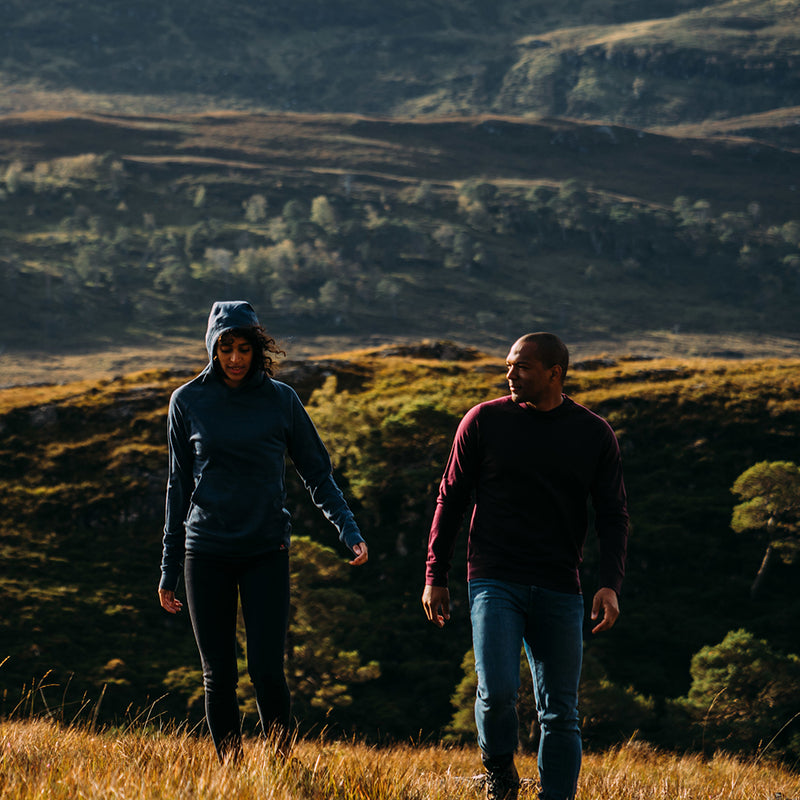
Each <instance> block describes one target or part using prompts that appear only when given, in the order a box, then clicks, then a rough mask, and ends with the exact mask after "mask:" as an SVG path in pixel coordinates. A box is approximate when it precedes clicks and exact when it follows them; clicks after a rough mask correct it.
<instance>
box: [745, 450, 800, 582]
mask: <svg viewBox="0 0 800 800" xmlns="http://www.w3.org/2000/svg"><path fill="white" fill-rule="evenodd" d="M731 491H732V492H733V493H734V494H737V495H739V496H740V497H741V498H742V502H741V503H739V504H738V505H737V506H735V507H734V509H733V516H732V518H731V528H733V530H734V531H736V532H737V533H746V532H757V533H758V532H760V533H763V534H766V536H767V548H766V551H765V552H764V558H763V560H762V561H761V566H760V567H759V570H758V573H757V575H756V578H755V580H754V581H753V585H752V587H751V589H750V594H751V595H752V596H753V597H755V596H757V594H758V592H759V591H760V589H761V587H762V586H763V583H764V580H765V578H766V575H767V572H768V570H769V566H770V564H771V562H772V558H773V556H774V555H775V554H776V553H777V554H779V555H780V556H781V558H782V559H783V561H784V562H785V563H787V564H791V563H792V562H793V561H794V559H795V557H796V556H797V553H798V550H800V539H799V538H798V532H799V531H800V467H798V466H797V464H795V463H793V462H792V461H760V462H759V463H758V464H754V465H753V466H752V467H750V468H749V469H747V470H745V471H744V472H743V473H742V474H741V475H740V476H739V477H738V478H737V479H736V480H735V481H734V484H733V486H732V487H731Z"/></svg>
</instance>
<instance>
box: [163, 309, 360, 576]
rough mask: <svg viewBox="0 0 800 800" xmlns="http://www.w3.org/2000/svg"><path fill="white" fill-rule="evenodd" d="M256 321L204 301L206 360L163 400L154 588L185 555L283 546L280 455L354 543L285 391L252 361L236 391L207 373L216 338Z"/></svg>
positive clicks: (304, 420)
mask: <svg viewBox="0 0 800 800" xmlns="http://www.w3.org/2000/svg"><path fill="white" fill-rule="evenodd" d="M256 325H258V319H257V317H256V314H255V312H254V311H253V308H252V306H251V305H250V304H249V303H246V302H244V301H238V300H237V301H227V302H219V303H214V306H213V308H212V309H211V314H210V315H209V318H208V331H207V333H206V348H207V350H208V357H209V363H208V366H207V367H206V368H205V369H204V370H203V372H201V373H200V375H198V376H197V377H196V378H194V379H193V380H192V381H190V382H189V383H186V384H184V385H183V386H181V387H180V388H178V389H176V390H175V392H174V393H173V394H172V397H171V398H170V404H169V418H168V442H169V481H168V483H167V500H166V523H165V526H164V548H163V558H162V563H161V573H162V575H161V583H160V587H159V588H161V589H167V590H173V591H174V589H175V587H176V586H177V583H178V578H179V576H180V574H181V571H182V567H183V559H184V553H186V552H191V553H204V554H209V555H216V556H221V557H245V558H247V557H253V556H258V555H262V554H265V553H269V552H272V551H276V550H284V549H286V548H288V547H289V539H290V533H291V515H290V513H289V511H288V510H287V508H286V506H285V501H286V486H285V480H284V477H285V455H286V454H287V453H288V454H289V456H290V457H291V459H292V462H293V463H294V466H295V469H296V470H297V472H298V474H299V475H300V477H301V478H302V480H303V483H304V484H305V487H306V488H307V489H308V491H309V493H310V494H311V498H312V500H313V501H314V504H315V505H316V506H317V507H318V508H320V509H321V510H322V512H323V513H324V514H325V516H326V517H327V519H328V520H329V521H330V522H331V523H332V524H333V525H334V526H335V528H336V530H337V531H338V533H339V539H340V540H341V541H342V542H344V543H345V544H346V545H347V546H348V547H350V548H351V549H352V547H353V545H355V544H358V543H359V542H362V541H364V540H363V538H362V536H361V533H360V532H359V529H358V526H357V524H356V522H355V519H354V518H353V514H352V512H351V511H350V509H349V508H348V506H347V502H346V501H345V499H344V497H343V495H342V492H341V490H340V489H339V487H338V486H337V485H336V483H335V481H334V479H333V476H332V474H331V462H330V458H329V456H328V453H327V451H326V449H325V446H324V445H323V443H322V441H321V440H320V438H319V435H318V434H317V431H316V429H315V427H314V424H313V423H312V421H311V419H310V417H309V416H308V414H307V413H306V410H305V409H304V408H303V405H302V403H301V402H300V399H299V398H298V396H297V394H296V393H295V391H294V389H292V388H291V387H290V386H287V385H286V384H285V383H281V382H280V381H276V380H272V379H271V378H270V377H269V376H268V375H267V374H266V373H265V372H264V371H263V369H260V368H259V367H260V365H256V369H255V370H254V371H253V372H252V373H251V375H250V376H249V377H248V378H246V379H245V381H244V382H243V383H242V384H241V385H240V386H238V387H236V388H230V387H229V386H228V385H227V384H226V383H225V382H224V380H223V379H222V378H221V377H220V376H219V375H218V374H217V371H216V370H215V368H214V365H213V358H214V349H215V346H216V343H217V340H218V339H219V337H220V335H221V334H222V333H224V332H225V331H229V330H233V329H235V328H247V327H252V326H256Z"/></svg>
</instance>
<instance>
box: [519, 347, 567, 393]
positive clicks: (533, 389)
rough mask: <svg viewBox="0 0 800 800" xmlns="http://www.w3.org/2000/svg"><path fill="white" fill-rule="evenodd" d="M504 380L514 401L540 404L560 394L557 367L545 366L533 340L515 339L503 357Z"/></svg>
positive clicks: (558, 370)
mask: <svg viewBox="0 0 800 800" xmlns="http://www.w3.org/2000/svg"><path fill="white" fill-rule="evenodd" d="M506 367H507V370H506V380H507V381H508V388H509V389H510V390H511V399H512V400H513V401H514V402H515V403H532V404H533V405H535V406H536V405H539V404H541V403H542V402H543V401H545V400H549V399H552V398H553V396H554V395H560V394H561V384H560V380H559V375H560V368H559V367H545V365H544V364H542V362H541V361H540V360H539V358H538V356H537V355H536V344H535V343H534V342H515V343H514V346H513V347H512V348H511V350H510V351H509V353H508V356H506Z"/></svg>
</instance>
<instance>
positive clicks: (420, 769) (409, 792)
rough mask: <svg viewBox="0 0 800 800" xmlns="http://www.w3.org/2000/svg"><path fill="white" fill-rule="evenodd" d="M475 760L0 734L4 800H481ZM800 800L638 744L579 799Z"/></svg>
mask: <svg viewBox="0 0 800 800" xmlns="http://www.w3.org/2000/svg"><path fill="white" fill-rule="evenodd" d="M479 764H480V761H479V758H478V753H477V750H476V749H475V748H473V747H444V746H435V745H433V746H431V745H421V744H420V745H417V744H413V743H409V744H397V745H392V746H385V747H375V746H368V745H365V744H362V743H359V742H357V741H350V742H348V741H330V740H326V738H325V737H324V736H320V737H318V738H316V739H303V740H299V741H298V742H297V743H296V745H295V747H294V749H293V751H292V754H291V757H290V758H288V759H284V758H280V757H279V756H278V755H277V752H276V750H275V748H274V746H273V744H272V743H271V742H269V741H265V740H261V739H259V740H255V739H248V740H246V742H245V755H244V758H243V759H242V761H241V762H240V763H239V764H237V765H230V764H229V765H225V766H220V765H219V763H218V762H217V759H216V756H215V755H214V752H213V748H212V747H211V745H210V742H209V740H208V739H207V738H205V737H202V738H200V737H198V736H197V735H196V734H195V733H193V732H191V731H187V730H179V731H172V732H165V731H159V730H153V729H152V728H151V727H148V726H146V725H141V726H139V727H132V728H129V729H127V730H123V731H119V730H105V731H99V732H95V731H92V729H91V727H90V726H88V725H72V726H69V727H61V726H59V725H58V724H57V723H56V722H53V721H50V720H41V719H40V720H19V721H18V720H12V721H5V722H4V723H3V724H2V726H0V795H1V796H2V797H3V798H4V800H33V798H45V797H46V798H49V800H61V798H63V800H75V799H76V798H83V799H85V800H93V799H94V798H111V797H113V798H142V800H145V799H147V800H160V799H161V798H169V800H175V799H176V798H196V800H201V798H222V797H235V798H237V800H250V799H251V798H253V800H255V798H274V800H284V798H286V800H288V799H289V798H292V800H297V798H307V799H308V800H322V799H323V798H325V800H328V799H333V798H336V800H367V799H368V800H418V799H419V800H421V799H422V798H426V800H444V798H452V799H453V800H458V799H459V798H464V800H466V799H467V798H476V797H479V796H481V791H480V781H479V780H476V779H475V777H476V775H477V774H478V773H479V772H480V769H479ZM518 767H519V769H520V773H521V775H522V777H523V786H522V791H521V793H520V796H521V798H523V800H526V799H527V798H533V797H535V796H536V790H537V786H536V781H535V780H533V777H534V776H535V775H536V762H535V758H534V757H533V756H531V755H523V756H520V757H519V758H518ZM798 796H800V775H798V774H797V773H796V772H793V771H790V770H787V769H785V768H781V767H777V766H774V765H771V764H768V763H764V762H760V761H758V760H757V759H753V760H749V761H747V760H740V759H735V758H731V757H729V756H722V755H716V756H714V757H713V758H710V759H703V758H701V757H699V756H680V755H675V754H669V753H665V752H660V751H657V750H654V749H652V748H650V747H648V746H645V745H641V744H639V743H637V742H636V741H632V742H629V743H627V744H625V745H623V746H621V747H618V748H615V749H613V750H609V751H607V752H603V753H589V754H586V756H585V758H584V766H583V772H582V777H581V784H580V788H579V792H578V798H579V800H588V798H593V800H651V799H652V800H661V799H663V800H679V799H680V798H686V800H689V798H692V800H695V799H696V798H707V800H754V799H755V798H778V797H782V798H786V800H789V798H793V797H798Z"/></svg>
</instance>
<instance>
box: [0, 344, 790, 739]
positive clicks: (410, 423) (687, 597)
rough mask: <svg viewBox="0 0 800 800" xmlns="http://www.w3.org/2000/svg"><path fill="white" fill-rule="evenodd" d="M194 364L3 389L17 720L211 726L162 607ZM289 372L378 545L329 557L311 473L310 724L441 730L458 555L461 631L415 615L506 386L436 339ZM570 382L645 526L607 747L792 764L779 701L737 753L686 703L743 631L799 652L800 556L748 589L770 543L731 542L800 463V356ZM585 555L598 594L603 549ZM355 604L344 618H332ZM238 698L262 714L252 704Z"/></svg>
mask: <svg viewBox="0 0 800 800" xmlns="http://www.w3.org/2000/svg"><path fill="white" fill-rule="evenodd" d="M191 374H192V373H191V371H187V372H184V373H181V374H176V373H173V372H170V371H167V370H163V371H154V370H151V371H149V372H142V373H137V374H132V375H128V376H124V377H119V378H117V379H116V380H111V381H100V382H87V383H83V384H65V385H62V386H49V387H39V388H37V387H31V388H25V387H18V388H13V389H6V390H3V391H0V465H2V466H0V491H2V494H3V497H4V502H3V509H4V514H3V526H2V529H0V552H1V553H2V558H3V563H4V565H5V569H4V571H3V576H2V578H0V607H2V608H3V614H2V615H1V616H0V661H3V659H4V658H6V657H8V658H7V660H6V661H5V662H4V663H3V665H2V667H1V668H0V689H2V696H3V698H4V700H3V703H4V704H5V706H4V708H5V712H6V713H7V712H9V711H10V710H11V709H13V708H14V706H15V705H16V704H17V698H20V700H21V703H22V706H23V707H24V706H25V705H26V704H28V703H31V704H37V705H39V707H41V705H40V702H41V701H44V702H46V703H48V704H50V705H52V704H54V703H55V704H58V703H62V704H63V703H66V704H67V707H68V709H70V710H74V711H75V712H76V713H78V712H79V711H80V709H81V708H85V707H86V704H87V703H88V704H89V705H90V707H93V704H95V703H97V702H98V700H97V698H98V696H99V694H100V692H101V689H102V687H103V686H105V687H106V688H105V690H103V696H102V709H101V712H100V714H101V716H102V718H103V719H114V718H119V717H120V716H124V714H125V713H126V708H129V707H130V705H131V704H133V706H134V707H136V708H144V707H145V706H147V705H148V704H150V703H154V704H155V711H154V712H153V713H158V714H159V715H163V716H164V718H178V719H180V718H182V717H183V716H184V715H186V714H187V713H188V714H189V715H190V718H192V719H197V717H198V714H199V713H200V709H199V706H198V688H199V686H200V680H199V673H198V667H197V664H196V661H197V657H196V653H195V652H194V646H193V642H192V638H191V631H190V628H189V625H188V620H186V619H184V618H180V617H179V618H178V619H172V618H169V619H167V618H166V615H164V614H163V613H162V612H160V609H159V608H158V606H157V600H156V595H155V585H156V582H157V577H158V561H159V550H160V527H161V524H162V522H161V520H162V514H163V489H164V481H165V472H164V468H165V463H166V454H165V445H164V438H165V435H164V415H165V410H166V403H167V398H168V396H169V392H170V391H171V390H172V389H173V388H174V387H175V386H177V385H178V384H179V383H181V382H182V381H183V380H185V379H186V378H187V377H188V376H189V375H191ZM280 375H281V377H282V378H283V379H284V380H286V381H287V382H289V383H290V384H292V385H294V386H296V388H297V389H298V391H299V392H300V394H301V396H302V397H303V399H304V401H306V402H307V404H308V407H309V409H310V412H311V414H312V417H313V419H314V420H315V422H316V424H317V426H318V427H319V429H320V432H321V434H322V436H323V438H324V440H325V441H326V443H327V444H328V446H329V448H330V451H331V454H332V457H333V459H334V462H335V464H336V465H337V476H338V479H339V480H340V482H341V484H342V486H343V488H344V490H345V492H346V494H347V496H348V497H349V498H350V499H351V500H352V503H353V505H354V509H355V511H356V515H357V517H358V519H359V522H360V523H361V526H362V528H363V529H364V531H365V534H366V536H367V539H368V541H369V543H370V552H371V559H370V565H369V567H368V569H366V570H364V571H363V574H362V573H361V572H359V573H355V572H354V573H352V574H351V573H349V572H348V570H347V568H346V565H344V564H343V559H342V555H343V554H341V553H333V552H332V551H329V550H327V549H325V548H323V547H322V545H333V544H334V543H333V541H332V537H331V536H330V532H329V531H328V530H327V528H326V526H325V525H323V524H322V523H321V520H320V519H319V516H318V514H317V512H316V511H315V510H314V509H313V508H311V507H310V503H309V502H308V499H307V498H306V497H305V496H304V493H303V492H302V489H301V487H300V486H298V485H296V484H295V483H293V484H292V487H291V493H290V494H291V505H292V507H293V508H294V510H295V521H294V532H295V536H296V537H297V538H296V549H295V554H294V559H293V564H294V568H293V570H294V585H295V599H294V611H293V627H292V631H291V634H290V640H291V642H292V646H291V649H290V654H289V661H290V664H291V666H292V669H291V672H290V674H291V675H292V681H293V686H294V689H295V695H296V704H295V705H296V710H297V713H298V714H299V715H300V717H301V718H302V719H303V720H304V722H305V724H306V725H307V726H309V727H311V726H313V725H324V726H326V728H327V729H329V730H332V731H336V730H351V731H352V730H355V731H358V733H359V734H361V735H364V736H369V737H376V738H382V737H388V738H392V737H398V738H402V739H407V738H408V737H414V738H416V737H418V736H423V737H424V736H428V735H435V736H438V735H441V734H442V733H443V732H444V731H445V728H446V726H447V725H448V724H449V721H450V718H451V716H452V714H453V710H454V709H453V708H452V707H451V706H450V698H451V697H453V696H455V697H457V693H456V687H457V685H458V684H459V682H460V680H461V678H462V677H463V676H464V672H463V670H462V667H461V659H462V655H464V654H465V653H466V652H467V650H468V648H469V632H468V627H467V619H466V612H465V597H464V585H463V549H462V550H461V551H460V553H461V554H460V555H459V556H458V558H457V562H456V563H457V564H458V567H456V568H455V574H454V578H453V589H452V591H453V609H454V614H453V620H452V621H451V624H450V625H449V626H448V628H447V629H446V630H445V631H438V630H436V629H435V628H433V626H431V625H428V624H426V623H425V622H424V618H423V615H422V611H421V608H420V605H419V594H420V590H421V586H420V580H421V578H420V576H421V568H422V563H423V553H424V549H425V539H426V532H427V528H428V525H429V521H430V516H431V513H432V508H433V502H434V499H435V489H436V485H437V483H438V480H439V476H440V474H441V469H442V465H443V464H444V460H445V458H446V455H447V452H448V448H449V444H450V439H451V437H452V433H453V431H454V428H455V425H456V424H457V421H458V419H459V417H460V415H461V414H462V413H463V412H464V411H465V410H466V409H467V408H469V407H470V406H471V405H472V404H474V403H475V402H478V401H480V400H483V399H487V398H489V397H493V396H497V395H498V394H500V393H503V392H504V381H503V379H502V376H503V370H502V366H501V364H500V363H499V362H498V360H497V359H487V358H486V357H484V356H483V355H482V354H481V353H480V352H479V351H477V350H473V349H463V348H457V347H455V346H453V345H451V344H436V343H429V344H427V345H418V346H413V347H395V348H381V349H377V350H363V351H359V352H351V353H345V354H340V355H336V356H331V357H329V358H327V359H324V360H311V361H295V362H287V363H285V364H284V367H283V369H282V371H281V373H280ZM568 390H569V392H570V393H571V394H572V395H573V396H575V397H576V398H577V399H578V400H579V401H581V402H584V403H586V404H588V405H589V406H590V407H591V408H594V409H596V410H598V411H599V412H600V413H603V414H604V415H606V416H607V417H608V419H609V420H610V421H611V423H612V424H613V425H614V426H615V429H616V430H617V433H618V436H619V438H620V441H621V446H622V450H623V455H624V459H625V468H626V479H627V484H628V490H629V494H630V504H631V513H632V519H633V528H632V536H631V542H630V552H629V569H628V577H627V579H626V586H625V593H624V597H623V616H622V618H621V619H620V623H619V624H618V626H617V627H616V628H615V629H614V631H613V633H612V634H610V635H608V636H603V637H598V638H596V639H591V640H588V641H587V650H586V653H587V656H586V658H587V671H586V674H585V678H584V680H585V685H584V695H585V701H584V702H585V705H584V706H583V714H584V730H585V733H586V737H587V743H588V747H589V748H590V749H592V748H597V747H601V746H605V745H607V744H610V743H614V742H619V741H624V740H626V739H627V738H628V737H630V736H631V735H632V734H633V733H634V731H635V730H638V731H639V735H640V736H642V737H644V738H646V739H649V740H650V741H653V742H656V743H658V744H660V745H663V746H667V747H670V748H683V747H693V746H694V747H699V746H701V744H704V745H705V746H706V747H709V748H710V747H712V746H714V747H716V746H731V747H739V746H741V747H745V748H747V747H749V748H755V747H756V746H758V741H757V740H755V741H754V740H753V737H760V736H763V735H764V733H763V731H766V733H767V734H768V738H771V737H772V736H773V735H774V734H777V733H778V732H779V730H780V731H781V734H782V735H781V737H779V738H778V740H777V741H776V742H774V743H773V745H772V747H773V748H774V749H775V751H776V752H777V751H781V752H789V753H792V752H794V753H795V754H796V752H797V741H796V738H795V740H794V741H795V743H794V744H792V743H791V742H792V741H793V740H792V739H791V737H792V735H794V734H796V727H794V728H793V727H791V725H789V726H787V728H786V729H782V726H783V725H784V723H786V722H788V721H789V718H788V717H784V716H781V715H782V714H783V713H784V711H785V709H784V707H783V705H781V704H780V703H778V704H777V705H772V706H770V705H764V704H763V703H762V704H761V705H759V706H758V707H759V709H760V710H759V714H761V715H762V716H763V714H764V713H765V709H769V708H771V709H772V711H771V712H769V713H772V714H774V715H775V716H772V717H769V716H768V718H767V719H766V722H762V723H760V724H761V725H762V727H758V726H756V725H755V724H754V721H753V719H752V718H751V717H749V718H748V719H749V722H748V727H747V729H748V730H749V731H750V733H749V734H748V735H749V736H750V739H747V737H745V739H744V740H742V739H736V740H731V741H730V742H727V745H726V738H725V737H726V735H727V734H725V732H724V731H725V729H724V728H722V729H720V730H719V732H718V733H716V732H715V731H716V728H715V725H710V724H709V720H708V713H709V709H708V705H707V704H706V705H703V706H701V710H700V716H699V717H693V716H692V714H693V713H694V712H692V711H691V708H690V707H689V706H687V705H686V703H685V702H684V701H682V700H681V698H685V697H686V693H687V692H688V690H689V689H690V684H691V685H694V684H693V683H691V681H692V679H690V675H689V665H690V659H691V657H692V655H693V654H694V653H696V652H697V651H699V650H700V649H701V648H702V647H704V646H711V645H717V644H718V643H720V642H721V641H722V640H723V638H725V636H726V634H727V633H728V632H730V631H734V630H738V629H741V628H744V629H747V630H748V631H750V632H751V633H752V634H753V635H754V636H755V637H757V638H759V639H764V640H765V641H766V642H767V643H768V645H769V647H771V648H772V649H773V650H774V651H775V652H776V653H794V652H796V650H797V644H796V636H795V631H796V629H797V619H798V614H799V613H800V605H798V600H797V596H796V592H795V591H794V586H795V585H796V581H797V579H798V575H797V571H798V569H799V568H800V565H798V564H796V563H795V564H794V565H782V564H777V565H776V566H775V567H774V568H773V571H772V572H771V573H770V575H769V580H768V583H767V586H766V589H765V591H764V592H763V594H762V595H760V596H759V597H758V598H757V599H756V600H753V599H751V598H750V593H749V590H750V585H751V583H752V581H753V578H754V576H755V573H756V571H757V569H758V566H759V564H760V562H761V558H762V555H763V551H764V547H765V545H766V541H765V540H764V539H762V538H761V537H760V536H758V535H744V534H734V533H733V532H732V531H731V529H730V519H731V511H732V507H733V504H734V502H735V498H734V496H733V495H732V494H731V493H730V487H731V485H732V483H733V481H734V479H735V478H736V477H737V476H738V475H739V474H741V473H742V472H743V471H744V470H745V469H747V468H749V467H750V466H751V465H752V464H754V463H756V462H758V461H762V460H780V459H787V460H796V442H797V437H798V435H800V402H799V401H798V397H800V361H798V360H773V361H765V360H760V361H757V362H749V361H741V362H731V361H722V360H702V359H700V360H698V359H694V360H683V361H677V360H664V359H661V360H658V359H655V360H654V359H650V360H647V359H644V360H643V359H641V358H638V359H635V358H628V359H626V358H617V359H613V358H608V357H604V358H596V359H586V360H583V361H580V360H579V361H578V363H576V364H575V365H574V369H573V370H571V378H570V384H569V387H568ZM461 544H462V548H463V542H462V543H461ZM586 555H587V558H586V563H585V565H584V585H585V588H586V591H587V592H590V591H591V590H592V587H593V580H594V578H593V576H594V564H595V563H596V560H595V547H594V541H593V539H592V537H591V536H590V539H589V543H588V546H587V554H586ZM343 604H345V605H346V607H347V608H348V620H349V624H348V625H347V626H341V625H340V624H337V622H336V620H337V611H336V609H341V608H342V607H343ZM387 619H391V620H392V636H391V637H387V636H386V635H385V624H384V623H385V620H387ZM313 647H316V648H317V649H316V650H314V651H313V657H311V650H312V649H313ZM345 654H349V655H347V658H345V657H344V655H345ZM775 658H778V656H775ZM354 663H356V664H361V665H363V666H364V667H365V669H364V671H362V672H359V671H358V670H354V667H353V664H354ZM370 665H371V666H370ZM778 677H779V675H778V673H777V671H775V674H774V675H773V678H772V679H773V680H777V679H778ZM245 686H246V681H244V682H243V691H244V687H245ZM314 687H316V688H314ZM334 689H335V690H334ZM26 697H27V698H28V699H27V700H26V699H25V698H26ZM315 697H317V698H318V699H319V698H323V701H322V702H318V701H315V700H314V698H315ZM81 698H83V699H81ZM243 702H244V703H245V707H246V708H250V709H252V698H249V696H248V695H247V694H246V692H245V693H244V695H243ZM709 702H710V699H709ZM747 702H750V701H749V700H747ZM248 703H249V704H250V705H247V704H248ZM718 705H721V704H718ZM790 715H791V714H790ZM790 715H789V716H790ZM764 726H766V727H764ZM781 729H782V730H781ZM712 743H713V745H712ZM737 743H738V744H737ZM762 744H763V742H762ZM792 748H794V749H792ZM750 752H753V750H752V749H751V751H750Z"/></svg>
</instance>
